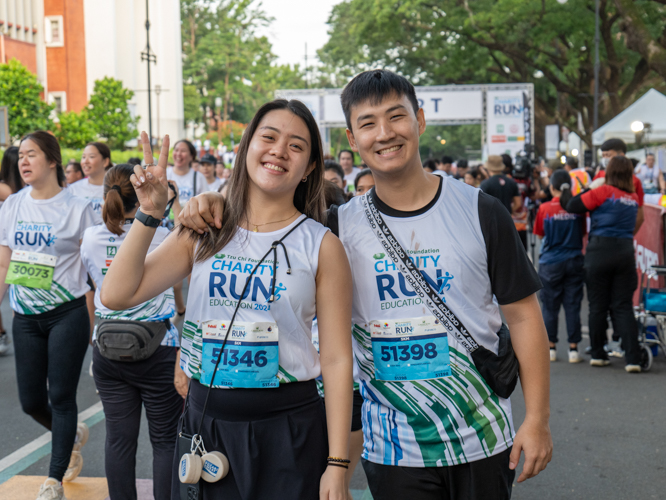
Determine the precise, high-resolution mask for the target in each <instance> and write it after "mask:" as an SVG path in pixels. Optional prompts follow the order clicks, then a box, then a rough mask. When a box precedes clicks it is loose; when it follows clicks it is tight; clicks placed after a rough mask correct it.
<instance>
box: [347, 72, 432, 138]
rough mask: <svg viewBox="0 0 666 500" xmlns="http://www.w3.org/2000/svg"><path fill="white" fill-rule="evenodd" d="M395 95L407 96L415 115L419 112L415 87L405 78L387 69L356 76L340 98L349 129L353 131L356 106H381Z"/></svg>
mask: <svg viewBox="0 0 666 500" xmlns="http://www.w3.org/2000/svg"><path fill="white" fill-rule="evenodd" d="M394 95H397V96H399V97H402V96H407V98H408V99H409V102H410V103H411V105H412V107H413V108H414V114H416V112H417V111H418V110H419V101H418V100H417V99H416V91H415V90H414V85H412V84H411V83H410V82H409V80H407V78H405V77H404V76H400V75H398V74H396V73H393V72H391V71H387V70H385V69H373V70H371V71H364V72H363V73H360V74H358V75H356V76H355V77H354V78H353V79H352V81H351V82H349V83H348V84H347V86H346V87H345V88H344V90H343V91H342V95H341V96H340V100H341V101H342V110H343V111H344V113H345V120H346V121H347V128H348V129H349V130H352V126H351V110H352V108H353V107H354V106H357V105H358V104H361V103H362V102H365V101H370V104H379V103H381V102H382V101H383V100H384V99H386V98H387V97H391V96H394Z"/></svg>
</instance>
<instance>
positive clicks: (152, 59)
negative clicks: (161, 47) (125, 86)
mask: <svg viewBox="0 0 666 500" xmlns="http://www.w3.org/2000/svg"><path fill="white" fill-rule="evenodd" d="M141 60H142V61H146V62H147V64H148V134H149V136H150V143H151V144H152V143H153V112H152V103H151V96H150V93H151V92H152V90H153V89H152V87H151V86H150V63H157V56H156V55H154V54H151V53H150V18H149V16H148V0H146V50H145V51H144V52H141Z"/></svg>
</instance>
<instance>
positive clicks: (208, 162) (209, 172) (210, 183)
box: [199, 155, 223, 191]
mask: <svg viewBox="0 0 666 500" xmlns="http://www.w3.org/2000/svg"><path fill="white" fill-rule="evenodd" d="M216 162H217V159H216V158H215V157H214V156H213V155H204V157H203V158H201V162H200V163H199V172H200V173H201V175H203V176H204V177H205V179H206V189H204V191H217V190H218V189H220V186H222V184H223V182H222V179H218V178H217V177H215V163H216Z"/></svg>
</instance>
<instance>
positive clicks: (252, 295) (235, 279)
mask: <svg viewBox="0 0 666 500" xmlns="http://www.w3.org/2000/svg"><path fill="white" fill-rule="evenodd" d="M215 257H216V258H215V259H214V260H213V262H212V263H211V272H210V274H209V278H208V297H209V299H210V305H213V306H214V305H228V304H227V303H226V302H228V301H220V300H219V299H235V300H250V301H251V302H259V303H262V304H267V303H268V300H269V299H270V297H271V285H272V278H273V261H272V259H266V260H264V262H262V264H261V265H260V266H259V268H258V269H257V270H256V271H255V273H254V276H253V277H252V280H251V282H250V284H249V285H248V286H247V288H246V290H245V295H243V297H242V299H241V294H242V293H243V288H244V287H245V283H246V281H247V277H248V276H249V275H250V273H251V272H252V270H253V269H254V267H255V266H256V265H257V261H258V259H251V258H247V257H243V256H238V257H236V256H232V255H225V254H217V255H216V256H215ZM277 267H278V268H279V263H278V265H277ZM286 290H287V287H286V285H284V283H282V282H280V281H279V282H277V283H275V295H274V297H273V301H274V302H275V301H278V300H280V298H281V295H280V293H281V292H284V291H286ZM234 305H235V304H234ZM241 307H244V306H241ZM269 307H270V306H268V305H267V306H262V307H260V308H258V309H260V310H268V308H269Z"/></svg>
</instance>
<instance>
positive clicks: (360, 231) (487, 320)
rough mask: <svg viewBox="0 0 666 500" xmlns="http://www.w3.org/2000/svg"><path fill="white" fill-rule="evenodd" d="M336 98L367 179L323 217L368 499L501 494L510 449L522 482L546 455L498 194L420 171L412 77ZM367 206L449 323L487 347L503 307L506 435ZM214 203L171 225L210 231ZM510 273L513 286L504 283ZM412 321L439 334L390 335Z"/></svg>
mask: <svg viewBox="0 0 666 500" xmlns="http://www.w3.org/2000/svg"><path fill="white" fill-rule="evenodd" d="M342 103H343V110H344V111H345V117H346V119H347V137H348V139H349V143H350V145H351V147H352V149H353V150H354V151H357V152H358V153H359V154H360V156H361V158H362V159H363V161H364V162H365V163H366V165H367V166H368V167H369V168H370V170H371V171H372V173H373V177H374V179H375V183H376V184H375V189H374V190H371V191H370V192H369V194H367V195H365V196H358V197H355V198H354V199H352V200H351V201H350V202H349V203H347V204H346V205H344V206H342V207H340V208H339V209H338V210H337V212H336V211H332V212H331V214H330V216H329V226H330V227H331V228H332V229H333V230H334V231H335V232H337V234H338V235H339V237H340V239H341V241H342V243H343V244H344V246H345V250H346V251H347V256H348V258H349V260H350V263H351V266H352V273H353V280H354V300H353V313H352V314H353V318H352V321H353V324H354V326H353V338H354V352H355V357H356V360H357V363H358V368H359V376H360V385H361V393H362V395H363V398H364V403H363V412H362V415H363V432H364V452H363V458H364V461H363V467H364V469H365V471H366V475H367V477H368V484H369V485H370V490H371V492H372V495H373V498H375V500H384V499H387V500H388V499H394V498H410V499H415V500H430V499H441V498H451V499H460V500H462V499H465V500H481V499H488V498H492V499H508V498H510V496H511V486H512V482H513V479H514V475H515V473H514V469H515V468H516V466H517V464H518V462H519V459H520V455H521V453H522V452H524V453H525V465H524V467H523V471H522V473H521V475H520V477H519V478H518V481H519V482H520V481H524V480H525V479H528V478H530V477H533V476H535V475H537V474H538V473H539V472H540V471H542V470H543V469H544V468H545V467H546V465H547V464H548V462H549V461H550V458H551V455H552V440H551V436H550V429H549V424H548V421H549V416H550V408H549V360H548V359H549V358H548V341H547V336H546V331H545V327H544V324H543V320H542V318H541V311H540V309H539V304H538V302H537V299H536V291H537V290H538V289H539V288H540V287H541V285H540V282H539V279H538V277H537V276H536V273H535V272H534V269H533V267H532V266H531V264H530V263H529V261H528V259H527V256H526V255H525V251H524V250H523V248H522V245H521V244H520V240H519V239H518V236H517V234H516V232H515V229H514V226H513V221H512V220H511V217H510V215H509V214H508V213H507V212H506V210H503V209H501V208H500V206H501V204H500V202H499V201H498V200H496V199H494V198H492V197H490V196H488V195H485V194H483V193H481V192H480V191H479V190H477V189H474V188H472V187H470V186H467V185H466V184H465V183H462V182H457V181H455V180H454V179H452V178H449V177H438V176H435V175H432V174H429V173H427V172H426V171H425V170H424V169H423V166H422V164H421V159H420V156H419V136H420V135H421V134H422V133H423V132H424V131H425V117H424V114H423V110H422V109H419V106H418V101H417V100H416V95H415V92H414V87H413V86H412V85H411V83H409V82H408V81H407V80H406V79H405V78H403V77H401V76H399V75H396V74H394V73H391V72H388V71H384V70H374V71H369V72H365V73H361V74H360V75H358V76H356V77H355V78H354V79H353V80H352V81H351V82H350V83H349V84H348V85H347V87H346V88H345V90H344V92H343V94H342ZM211 201H213V202H214V203H213V204H212V205H211ZM370 203H371V204H370ZM368 207H370V208H368ZM375 207H376V210H378V211H379V213H381V215H382V217H383V219H384V220H385V223H386V225H387V226H388V228H389V229H390V231H391V232H392V233H393V235H394V236H395V239H396V240H397V241H398V242H399V243H400V245H401V246H402V248H403V249H404V252H405V253H406V254H407V256H408V257H409V258H410V259H411V261H412V262H413V263H414V264H415V265H416V266H417V267H418V269H419V270H420V271H421V273H422V276H423V278H425V280H426V281H427V282H428V283H429V284H430V285H431V288H432V289H433V290H435V291H436V292H437V294H438V295H439V296H440V297H441V299H442V300H443V301H444V302H445V303H446V305H447V306H448V307H449V308H450V310H451V311H452V312H453V313H454V314H455V315H456V316H457V318H458V322H459V324H460V323H462V324H464V326H465V327H466V328H467V330H468V331H469V333H470V334H471V336H472V337H473V339H474V340H475V341H476V342H477V343H479V344H481V345H483V346H484V347H486V348H487V349H488V350H490V351H492V352H493V353H496V352H497V348H498V343H499V341H498V335H497V331H498V330H499V329H500V326H501V317H500V305H501V309H502V313H503V314H504V317H505V318H506V320H507V323H508V326H509V329H510V331H511V339H512V342H513V346H514V349H515V353H516V356H517V358H518V360H519V362H520V378H521V385H522V389H523V393H524V396H525V407H526V418H525V421H524V422H523V425H522V426H521V427H520V429H519V430H518V432H517V433H516V432H515V429H514V426H513V421H512V417H511V403H510V401H509V400H508V399H503V398H500V397H499V396H497V394H495V393H494V391H493V390H492V389H490V387H489V385H488V383H487V381H486V380H485V379H484V378H483V377H482V376H481V374H480V373H479V370H478V368H477V367H476V366H475V365H474V362H473V361H472V356H471V355H470V353H469V352H468V351H467V350H466V348H465V347H464V346H463V343H461V342H460V341H459V340H458V336H457V335H454V334H453V332H452V333H450V334H449V335H448V336H447V335H446V334H444V333H443V331H444V330H443V328H442V326H441V324H440V323H437V322H436V321H437V320H435V319H434V317H433V315H432V313H431V310H430V305H428V306H427V305H426V303H427V302H428V301H427V300H424V299H422V298H421V297H419V296H418V295H417V292H416V291H414V289H413V288H412V287H410V285H409V284H408V283H407V278H405V276H404V275H403V274H402V272H401V271H399V270H398V266H396V264H395V262H394V261H393V260H392V259H391V258H390V257H389V256H387V255H386V254H387V253H388V252H389V250H388V249H386V248H385V247H384V246H383V245H382V244H380V242H379V240H378V237H377V236H376V233H375V231H374V230H373V228H372V226H371V224H370V222H369V221H368V220H367V218H366V211H367V213H368V214H370V213H374V212H373V209H374V208H375ZM221 208H222V205H221V203H219V201H218V199H217V198H215V197H213V196H211V195H206V197H198V198H197V199H196V200H195V202H193V203H192V204H191V205H190V206H189V207H188V211H187V214H185V216H184V217H183V218H182V222H183V223H185V224H186V225H187V226H189V227H193V228H197V229H198V230H199V231H205V230H206V229H207V228H208V226H207V225H208V224H216V225H217V226H218V227H219V226H220V224H221V222H220V216H221ZM211 209H212V212H211ZM202 216H203V218H202ZM206 221H207V222H206ZM517 270H518V271H519V275H520V276H522V279H521V280H515V279H513V278H514V277H515V276H516V271H517ZM419 279H420V278H419ZM423 324H428V325H430V327H432V328H433V330H432V332H431V333H432V334H433V335H434V337H432V338H433V339H435V338H436V340H432V341H430V340H428V339H426V340H418V338H420V336H418V335H416V336H414V335H413V333H412V334H410V333H403V335H402V336H401V337H398V338H396V337H395V334H396V332H397V331H398V330H399V331H401V332H409V331H410V330H409V329H410V328H412V329H415V330H412V332H414V331H417V332H418V331H419V329H421V330H423V328H422V326H423ZM449 325H450V323H449ZM394 328H395V329H396V330H395V331H394V330H393V329H394ZM403 328H405V330H403ZM463 329H464V328H463ZM371 332H372V333H371ZM428 332H430V330H427V332H426V331H425V330H423V331H421V333H422V334H428ZM426 337H427V335H426ZM386 339H389V340H388V341H387V340H386ZM390 339H395V340H397V342H394V343H393V344H392V345H391V344H390ZM403 340H404V342H403ZM420 342H425V344H424V345H422V344H420ZM387 343H388V344H389V345H386V344H387ZM375 344H377V346H375ZM380 344H381V348H379V345H380ZM434 366H437V367H439V369H438V370H437V371H435V370H434V369H433V368H434ZM415 372H420V373H419V374H416V373H415ZM387 373H389V374H390V373H394V374H396V373H397V374H398V375H397V378H398V379H399V380H396V378H395V377H394V378H393V379H390V378H391V377H389V376H387V375H386V374H387ZM389 379H390V380H389Z"/></svg>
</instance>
